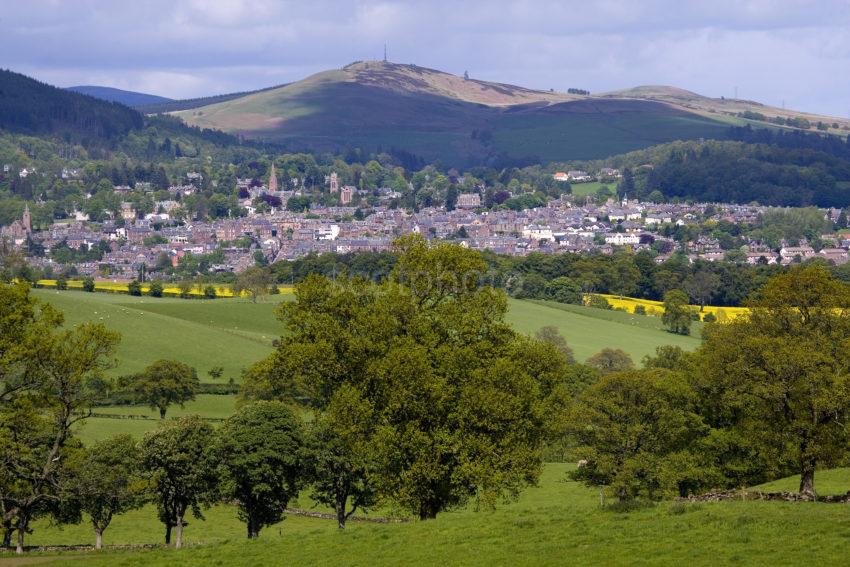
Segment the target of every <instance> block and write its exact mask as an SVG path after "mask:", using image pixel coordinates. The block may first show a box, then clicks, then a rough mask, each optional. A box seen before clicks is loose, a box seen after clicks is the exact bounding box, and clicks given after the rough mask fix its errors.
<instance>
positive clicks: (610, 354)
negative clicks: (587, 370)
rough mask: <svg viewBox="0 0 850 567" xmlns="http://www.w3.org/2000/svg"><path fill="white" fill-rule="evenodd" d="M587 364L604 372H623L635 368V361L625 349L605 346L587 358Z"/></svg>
mask: <svg viewBox="0 0 850 567" xmlns="http://www.w3.org/2000/svg"><path fill="white" fill-rule="evenodd" d="M587 365H588V366H590V367H592V368H596V369H597V370H599V371H600V372H602V373H603V374H610V373H611V372H623V371H624V370H631V369H632V368H634V366H635V365H634V362H632V357H630V356H629V355H628V354H627V353H626V352H625V351H623V350H622V349H619V348H607V347H606V348H603V349H602V350H600V351H599V352H597V353H596V354H594V355H593V356H591V357H590V358H588V359H587Z"/></svg>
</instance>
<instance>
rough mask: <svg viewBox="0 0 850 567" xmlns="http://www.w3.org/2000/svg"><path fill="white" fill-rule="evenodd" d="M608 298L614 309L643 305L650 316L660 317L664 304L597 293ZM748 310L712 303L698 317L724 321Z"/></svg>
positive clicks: (630, 308) (632, 308)
mask: <svg viewBox="0 0 850 567" xmlns="http://www.w3.org/2000/svg"><path fill="white" fill-rule="evenodd" d="M599 295H600V296H602V297H604V298H605V299H606V300H608V303H610V304H611V306H612V307H614V309H625V310H626V311H628V312H629V313H634V312H635V307H637V306H638V305H640V306H643V308H644V309H646V314H647V315H650V316H656V317H661V315H662V314H663V313H664V304H663V303H662V302H661V301H652V300H651V299H638V298H635V297H622V296H619V295H607V294H599ZM692 308H693V309H694V310H698V309H699V307H697V306H692ZM748 311H749V310H748V309H747V308H746V307H714V306H712V305H706V306H705V308H704V309H703V311H702V313H701V314H700V318H702V317H705V316H706V315H707V314H709V313H711V314H712V315H714V316H715V317H716V318H717V320H718V321H725V320H728V319H734V318H735V317H740V316H741V315H744V314H746V313H747V312H748Z"/></svg>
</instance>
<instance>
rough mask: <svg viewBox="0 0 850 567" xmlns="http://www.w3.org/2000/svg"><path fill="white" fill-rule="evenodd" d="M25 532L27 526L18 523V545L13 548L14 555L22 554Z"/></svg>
mask: <svg viewBox="0 0 850 567" xmlns="http://www.w3.org/2000/svg"><path fill="white" fill-rule="evenodd" d="M26 531H27V526H26V524H25V523H24V522H20V523H18V543H17V546H16V547H15V553H17V554H18V555H20V554H22V553H23V552H24V534H25V533H26Z"/></svg>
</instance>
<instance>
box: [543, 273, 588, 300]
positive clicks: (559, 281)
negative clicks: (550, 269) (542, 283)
mask: <svg viewBox="0 0 850 567" xmlns="http://www.w3.org/2000/svg"><path fill="white" fill-rule="evenodd" d="M546 295H548V296H549V297H550V298H551V299H554V300H555V301H557V302H559V303H571V304H576V305H578V304H580V303H581V297H582V296H581V286H580V285H579V284H578V282H576V281H575V280H574V279H572V278H567V277H564V276H560V277H557V278H554V279H552V280H551V281H550V282H549V283H548V284H546Z"/></svg>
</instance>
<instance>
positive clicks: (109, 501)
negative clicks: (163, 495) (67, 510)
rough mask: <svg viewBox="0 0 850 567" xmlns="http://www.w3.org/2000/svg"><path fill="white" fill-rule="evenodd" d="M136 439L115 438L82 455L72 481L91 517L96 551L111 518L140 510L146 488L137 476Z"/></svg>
mask: <svg viewBox="0 0 850 567" xmlns="http://www.w3.org/2000/svg"><path fill="white" fill-rule="evenodd" d="M140 466H141V462H140V456H139V449H138V445H137V444H136V441H135V439H133V437H131V436H130V435H127V434H122V435H117V436H115V437H111V438H108V439H105V440H103V441H100V442H99V443H96V444H95V445H94V446H92V447H91V448H89V449H85V450H83V451H82V452H81V458H80V460H79V463H78V464H77V466H76V467H75V474H74V477H73V480H72V494H73V498H74V500H76V501H77V502H79V505H80V507H81V509H82V511H83V512H85V513H86V514H88V515H89V517H90V518H91V523H92V527H93V528H94V533H95V548H96V549H100V548H101V547H103V532H104V530H106V528H107V527H109V524H110V522H111V521H112V518H113V517H114V516H116V515H118V514H123V513H124V512H127V511H129V510H133V509H136V508H139V507H141V506H142V505H143V504H144V502H145V488H146V485H145V483H144V482H143V480H142V479H141V477H140V472H141V471H140Z"/></svg>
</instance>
